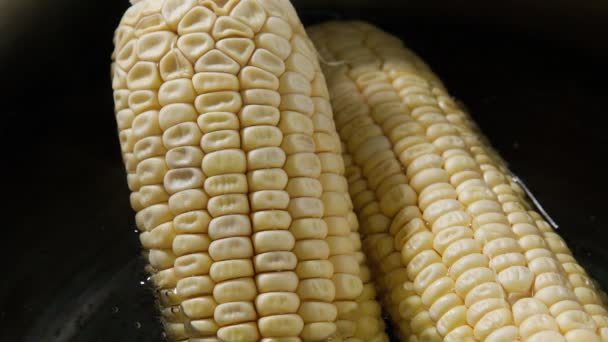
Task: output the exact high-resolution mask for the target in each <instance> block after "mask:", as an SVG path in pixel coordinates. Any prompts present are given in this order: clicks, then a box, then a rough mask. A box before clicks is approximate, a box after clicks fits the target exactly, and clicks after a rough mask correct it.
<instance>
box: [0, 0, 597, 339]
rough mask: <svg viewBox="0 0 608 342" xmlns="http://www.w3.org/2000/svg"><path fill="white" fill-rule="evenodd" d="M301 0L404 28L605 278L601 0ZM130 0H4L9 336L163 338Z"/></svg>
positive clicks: (1, 126) (0, 308)
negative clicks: (123, 132) (148, 233)
mask: <svg viewBox="0 0 608 342" xmlns="http://www.w3.org/2000/svg"><path fill="white" fill-rule="evenodd" d="M295 3H296V7H297V8H298V9H299V10H300V11H301V16H302V19H303V20H304V22H305V23H306V24H310V23H314V22H316V21H319V20H324V19H330V18H336V17H340V18H345V19H347V18H357V19H366V20H370V21H372V22H373V23H375V24H377V25H379V26H381V27H383V28H385V29H387V30H388V31H390V32H392V33H395V34H398V35H399V36H401V37H402V38H403V39H404V40H405V42H406V43H407V44H408V45H409V46H410V47H411V48H413V49H414V50H415V51H417V52H418V53H419V54H420V55H421V56H422V57H423V58H424V59H426V61H427V62H428V63H429V64H430V65H431V67H433V68H434V70H435V71H436V72H437V73H438V74H439V75H440V77H442V78H443V80H444V81H445V83H446V84H447V87H448V89H450V91H451V93H452V95H454V96H456V97H457V98H458V99H460V100H462V101H463V102H464V103H465V104H466V105H467V106H468V107H469V109H470V110H471V112H472V114H473V115H474V117H475V118H476V120H477V121H478V123H479V124H480V126H481V128H482V129H483V131H484V132H485V133H486V135H488V136H489V137H490V138H491V141H492V142H493V143H494V145H495V147H496V148H497V149H498V150H499V151H500V152H501V153H502V155H503V156H504V157H505V159H506V160H507V161H509V162H510V165H511V168H512V169H513V170H514V171H515V172H516V173H517V174H518V175H519V176H521V177H522V178H523V179H524V180H526V182H527V184H528V186H529V187H530V188H531V189H532V191H533V192H534V193H535V195H536V196H537V197H538V198H539V199H540V201H541V202H542V203H543V205H544V207H545V209H547V211H548V212H549V213H550V214H551V215H552V216H553V218H554V219H555V220H556V221H557V222H558V223H559V224H560V229H559V232H560V234H562V236H564V237H565V238H566V240H567V241H568V243H569V244H570V246H571V247H572V248H573V251H574V253H575V254H576V256H577V258H578V259H579V260H580V261H581V262H582V263H583V265H584V266H585V267H586V268H587V270H588V271H589V272H590V273H591V274H592V275H593V276H594V277H596V278H597V279H598V280H599V281H600V282H601V283H602V284H603V286H604V287H605V288H607V287H608V268H606V266H605V264H606V262H607V261H608V250H607V249H606V248H605V245H604V242H605V241H606V238H607V237H608V233H607V232H606V227H607V223H608V214H607V213H606V204H607V201H606V196H607V195H606V194H607V193H608V181H607V175H606V172H605V168H604V165H605V163H604V159H605V158H606V156H608V154H607V153H606V150H607V149H608V136H607V135H606V131H607V130H608V119H607V114H608V113H607V108H608V95H607V94H606V90H608V89H607V85H606V76H608V73H607V72H606V71H607V67H606V57H608V43H607V39H606V37H608V35H607V33H608V32H607V30H606V22H608V5H606V2H605V1H599V0H598V1H552V2H550V4H551V5H550V7H547V6H546V5H547V4H549V3H548V2H545V1H512V2H508V4H500V5H499V4H498V2H482V1H467V2H463V1H451V2H449V3H448V2H441V1H426V2H422V1H418V2H413V1H411V2H410V1H400V2H389V1H382V0H375V1H362V0H357V1H321V0H315V1H310V0H309V1H304V0H302V1H296V2H295ZM328 3H329V4H328ZM421 3H423V4H421ZM505 3H506V2H505ZM127 6H128V3H127V1H126V0H116V1H114V0H106V1H76V0H62V1H59V0H55V1H50V0H47V1H42V0H40V1H35V0H22V1H3V2H0V75H1V77H2V81H1V82H0V99H1V100H2V108H3V109H2V110H0V146H2V156H1V159H0V170H1V171H0V180H2V183H1V184H2V187H3V190H4V191H3V193H4V194H5V197H4V200H3V201H2V204H1V205H0V208H2V209H1V210H0V213H1V216H0V217H1V218H2V219H3V221H4V223H3V224H2V226H3V227H2V228H1V230H0V232H1V235H0V236H1V238H0V239H1V240H0V241H1V242H2V247H1V248H0V260H1V261H2V263H3V268H2V271H1V273H0V341H79V342H84V341H117V342H121V341H157V340H160V339H161V332H160V328H159V326H158V324H157V323H156V320H155V316H154V309H153V306H152V305H153V303H152V296H151V295H150V290H149V289H148V286H147V285H146V283H145V275H144V273H143V272H142V271H141V269H142V264H141V260H140V259H139V242H138V239H137V235H136V234H135V232H134V229H135V228H134V222H133V213H132V212H131V209H130V207H129V203H128V189H127V186H126V180H125V174H124V171H123V167H122V164H121V163H122V162H121V159H120V149H119V145H118V138H117V134H116V127H115V123H114V117H113V105H112V95H111V86H110V72H109V63H110V53H111V50H112V42H111V41H112V32H113V29H114V28H115V26H116V25H117V23H118V21H119V18H120V16H121V13H122V12H123V11H124V10H125V9H126V8H127ZM338 13H339V15H338ZM142 284H143V285H142Z"/></svg>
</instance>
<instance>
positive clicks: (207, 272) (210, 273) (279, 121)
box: [112, 0, 387, 342]
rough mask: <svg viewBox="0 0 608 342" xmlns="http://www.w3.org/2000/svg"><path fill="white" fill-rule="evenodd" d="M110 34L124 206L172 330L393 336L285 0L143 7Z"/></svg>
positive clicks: (304, 44)
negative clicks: (127, 197)
mask: <svg viewBox="0 0 608 342" xmlns="http://www.w3.org/2000/svg"><path fill="white" fill-rule="evenodd" d="M114 42H115V47H116V49H115V53H114V54H113V59H114V63H113V64H112V78H113V88H114V99H115V109H116V119H117V123H118V129H119V137H120V142H121V148H122V152H123V157H124V162H125V166H126V170H127V174H128V175H127V180H128V185H129V188H130V190H131V191H132V194H131V204H132V206H133V208H134V210H136V211H137V215H136V223H137V227H138V228H139V229H140V230H141V234H140V240H141V243H142V245H143V247H144V248H145V249H146V250H147V257H148V261H149V264H150V269H151V271H152V273H153V275H152V280H153V283H154V285H155V286H156V287H157V288H158V289H159V296H158V299H159V306H160V307H161V314H162V320H163V323H164V325H165V330H166V333H167V335H168V338H169V339H170V340H188V339H189V341H192V342H194V341H197V342H200V341H258V340H261V341H265V342H271V341H322V340H326V339H329V338H332V339H333V340H336V341H339V340H340V339H343V340H344V341H352V342H356V341H371V340H373V341H386V340H387V337H386V335H384V332H383V326H382V324H381V323H380V320H381V319H380V312H379V311H380V310H379V306H378V305H377V303H375V299H374V295H373V294H374V293H375V291H374V289H373V284H372V283H371V282H370V279H369V277H368V276H366V275H365V270H367V268H366V267H365V266H364V265H363V263H364V258H363V257H362V256H361V252H360V245H361V242H360V240H359V236H358V234H357V228H358V224H357V219H356V217H355V215H354V213H353V211H352V204H351V202H350V199H349V196H348V190H347V182H346V180H345V178H344V176H343V174H344V165H343V162H342V157H341V145H340V142H339V138H338V135H337V133H336V131H335V126H334V124H333V120H332V110H331V108H330V105H329V97H328V93H327V88H326V85H325V80H324V77H323V75H322V73H321V72H320V68H319V64H318V62H317V59H316V51H315V49H314V47H313V46H312V43H311V42H310V41H309V39H308V37H307V36H306V33H305V31H304V29H303V27H302V25H301V23H300V22H299V19H298V17H297V15H296V13H295V11H294V9H293V7H292V6H291V4H290V3H289V2H288V1H287V0H240V1H238V0H236V1H235V0H228V1H219V0H217V1H212V0H201V1H196V0H144V1H139V2H136V3H135V4H134V5H133V6H132V7H131V8H129V9H128V10H127V12H126V13H125V15H124V17H123V18H122V20H121V22H120V25H119V27H118V29H117V30H116V34H115V40H114ZM360 265H361V267H360ZM361 270H363V275H362V274H361ZM368 273H369V272H368ZM362 276H363V281H362V278H361V277H362ZM364 282H365V284H364ZM358 308H360V309H361V310H359V309H358ZM361 311H362V312H361ZM370 322H371V323H370Z"/></svg>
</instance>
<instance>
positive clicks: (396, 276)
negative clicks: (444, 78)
mask: <svg viewBox="0 0 608 342" xmlns="http://www.w3.org/2000/svg"><path fill="white" fill-rule="evenodd" d="M309 34H310V35H311V37H312V39H313V42H314V43H315V45H316V46H317V48H318V50H319V52H320V54H321V57H322V59H323V60H324V61H325V62H326V63H325V64H324V72H325V75H326V79H327V82H328V88H329V90H330V95H331V98H332V106H333V109H334V118H335V122H336V126H337V129H338V131H339V133H340V137H341V139H342V141H343V142H344V143H345V144H346V146H347V151H346V152H347V153H348V154H350V156H346V157H345V161H346V165H347V170H346V171H347V173H346V175H347V179H348V181H349V185H350V192H351V196H352V201H353V205H354V207H355V209H356V211H357V214H358V216H359V219H360V222H361V231H362V233H363V234H364V240H363V245H364V247H365V249H366V250H367V251H369V255H370V259H371V261H372V264H375V266H374V268H375V269H377V270H378V276H379V279H380V280H379V285H380V286H379V287H380V292H381V298H382V300H383V302H384V303H386V305H387V308H388V309H389V312H390V313H391V316H392V318H393V319H394V320H395V322H396V325H397V326H398V327H399V329H400V333H401V336H402V337H403V339H404V340H405V339H409V340H411V341H441V340H444V341H468V340H471V341H514V340H517V341H600V340H603V341H608V332H607V330H606V321H607V317H608V316H607V314H606V308H605V306H604V305H603V303H602V294H601V293H600V292H599V291H598V290H597V288H596V286H595V285H594V284H593V282H592V281H591V279H590V278H589V276H588V275H586V273H585V271H584V270H583V269H582V268H581V267H580V265H578V264H577V263H576V261H575V260H574V258H572V255H571V253H570V252H569V250H568V248H567V247H566V244H565V243H564V241H563V240H562V239H561V238H559V236H558V235H557V234H555V233H554V232H553V231H552V229H551V227H550V226H549V225H548V224H547V223H546V222H545V221H544V220H543V219H542V217H541V216H540V215H538V214H537V213H535V212H533V211H530V210H529V206H528V205H527V204H526V203H525V200H524V199H523V197H522V192H521V190H520V189H519V188H518V186H517V185H516V184H514V183H513V182H512V181H511V177H510V174H509V173H508V170H507V169H506V167H505V166H504V164H503V163H502V161H501V160H500V158H498V157H497V155H496V154H495V153H494V152H493V151H491V149H489V148H488V147H487V145H486V144H485V143H484V139H483V137H481V136H480V135H479V134H478V132H476V130H475V128H474V126H473V125H472V124H471V121H470V119H469V118H468V117H467V116H466V114H464V112H463V111H462V110H461V109H459V108H458V106H456V104H455V103H454V101H453V100H452V99H451V98H450V97H449V96H448V95H447V92H446V90H445V87H444V86H443V85H442V84H441V82H440V81H439V79H438V78H437V77H436V76H435V75H434V74H433V73H432V72H431V71H430V69H429V68H428V67H427V66H426V65H425V64H424V63H423V62H422V61H421V60H420V59H419V58H418V57H417V56H415V55H414V54H413V53H412V52H411V51H409V50H407V49H405V48H404V47H403V46H402V43H401V42H400V41H399V40H398V39H397V38H395V37H393V36H390V35H388V34H386V33H384V32H382V31H381V30H379V29H377V28H374V27H372V26H371V25H368V24H364V23H359V22H347V23H327V24H322V25H319V26H315V27H313V28H311V29H310V30H309ZM396 253H398V254H397V255H398V256H399V257H400V258H397V257H395V258H393V257H392V256H393V255H396Z"/></svg>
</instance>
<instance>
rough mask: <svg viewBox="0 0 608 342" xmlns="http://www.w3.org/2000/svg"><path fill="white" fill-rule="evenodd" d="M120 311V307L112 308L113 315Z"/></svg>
mask: <svg viewBox="0 0 608 342" xmlns="http://www.w3.org/2000/svg"><path fill="white" fill-rule="evenodd" d="M118 311H120V309H119V308H118V306H115V307H113V308H112V313H113V314H116V313H118Z"/></svg>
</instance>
